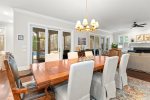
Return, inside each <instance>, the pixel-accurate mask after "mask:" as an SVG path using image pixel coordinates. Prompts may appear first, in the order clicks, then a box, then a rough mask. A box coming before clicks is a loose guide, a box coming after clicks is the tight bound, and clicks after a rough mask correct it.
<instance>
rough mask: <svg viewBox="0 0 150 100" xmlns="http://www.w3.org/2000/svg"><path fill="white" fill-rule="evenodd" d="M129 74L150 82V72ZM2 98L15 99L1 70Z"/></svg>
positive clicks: (3, 99)
mask: <svg viewBox="0 0 150 100" xmlns="http://www.w3.org/2000/svg"><path fill="white" fill-rule="evenodd" d="M127 74H128V76H131V77H135V78H138V79H141V80H144V81H148V82H150V74H147V73H144V72H137V71H133V70H127ZM32 78H33V77H28V78H25V79H23V80H22V81H23V82H27V81H30V80H32ZM52 98H53V99H52V100H54V97H52ZM0 100H14V99H13V96H12V93H11V90H10V86H9V82H8V79H7V76H6V72H5V71H0ZM40 100H41V99H40Z"/></svg>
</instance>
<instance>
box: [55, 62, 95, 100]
mask: <svg viewBox="0 0 150 100" xmlns="http://www.w3.org/2000/svg"><path fill="white" fill-rule="evenodd" d="M93 69H94V61H84V62H79V63H75V64H72V65H71V67H70V73H69V80H68V84H63V85H60V86H56V87H55V98H56V100H90V86H91V81H92V75H93Z"/></svg>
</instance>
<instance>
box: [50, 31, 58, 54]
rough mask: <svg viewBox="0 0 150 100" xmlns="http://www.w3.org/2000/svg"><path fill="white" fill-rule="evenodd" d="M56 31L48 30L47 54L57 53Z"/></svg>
mask: <svg viewBox="0 0 150 100" xmlns="http://www.w3.org/2000/svg"><path fill="white" fill-rule="evenodd" d="M58 51H59V50H58V31H54V30H48V53H58Z"/></svg>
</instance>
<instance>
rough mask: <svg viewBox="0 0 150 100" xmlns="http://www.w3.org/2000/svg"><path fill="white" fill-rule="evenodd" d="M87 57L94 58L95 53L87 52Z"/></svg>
mask: <svg viewBox="0 0 150 100" xmlns="http://www.w3.org/2000/svg"><path fill="white" fill-rule="evenodd" d="M85 56H86V57H93V52H92V51H85Z"/></svg>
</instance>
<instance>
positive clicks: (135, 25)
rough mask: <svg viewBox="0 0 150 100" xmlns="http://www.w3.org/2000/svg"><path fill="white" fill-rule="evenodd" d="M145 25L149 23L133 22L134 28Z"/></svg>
mask: <svg viewBox="0 0 150 100" xmlns="http://www.w3.org/2000/svg"><path fill="white" fill-rule="evenodd" d="M145 25H147V24H146V23H143V24H137V23H136V22H133V25H132V28H134V27H144V26H145Z"/></svg>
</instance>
